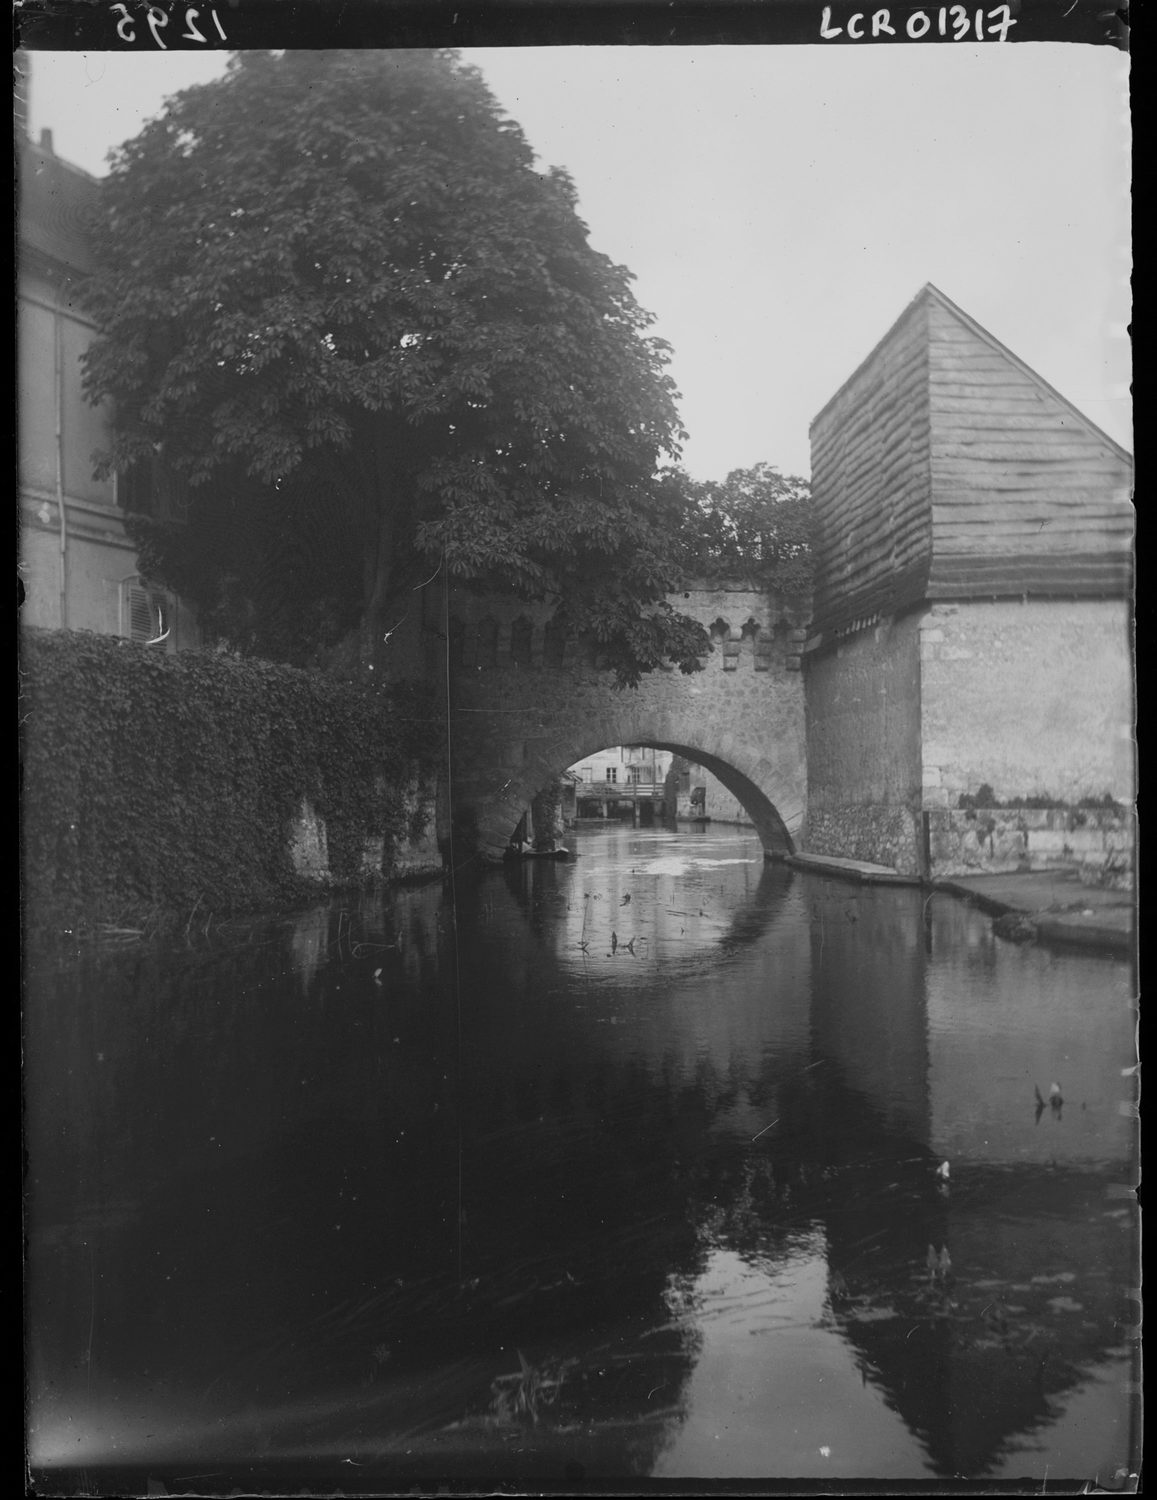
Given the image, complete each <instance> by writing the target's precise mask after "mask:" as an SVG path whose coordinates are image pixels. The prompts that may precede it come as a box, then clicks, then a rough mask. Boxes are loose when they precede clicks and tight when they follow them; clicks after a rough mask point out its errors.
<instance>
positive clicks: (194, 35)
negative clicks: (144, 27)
mask: <svg viewBox="0 0 1157 1500" xmlns="http://www.w3.org/2000/svg"><path fill="white" fill-rule="evenodd" d="M109 9H110V10H111V11H112V13H113V15H116V14H117V12H118V11H119V12H120V18H119V20H118V21H117V23H116V24H117V36H119V37H120V39H121V41H122V42H135V41H136V39H137V33H136V23H135V22H134V20H133V18H132V16H130V15H129V12H128V6H126V5H123V4H121V3H120V0H117V4H116V5H112V6H110V7H109ZM200 14H201V12H200V11H199V10H198V9H196V8H195V7H194V6H192V5H190V6H189V8H188V9H187V10H186V11H185V28H186V29H185V30H184V31H182V32H181V36H182V37H183V38H184V39H185V40H186V41H190V42H200V43H201V44H202V46H204V45H207V43H208V41H209V38H208V37H206V36H204V35H203V34H202V32H200V31H199V30H198V29H197V17H198V16H199V15H200ZM209 15H210V16H211V17H212V20H213V25H214V26H215V27H216V28H217V35H218V36H219V37H220V38H221V40H222V41H225V40H226V36H225V28H224V26H222V25H221V18H220V17H219V16H218V14H217V12H216V11H215V10H211V11H210V12H209ZM145 20H146V21H147V22H148V26H149V30H150V31H151V32H152V34H153V41H154V42H156V44H157V46H158V47H160V48H161V50H162V51H163V52H167V51H168V44H167V43H166V42H164V41H162V40H161V31H162V29H163V28H164V27H166V26H167V25H168V24H169V17H168V16H167V15H166V14H165V12H164V11H163V10H161V8H160V7H159V6H157V5H150V6H149V7H148V9H147V10H146V12H145Z"/></svg>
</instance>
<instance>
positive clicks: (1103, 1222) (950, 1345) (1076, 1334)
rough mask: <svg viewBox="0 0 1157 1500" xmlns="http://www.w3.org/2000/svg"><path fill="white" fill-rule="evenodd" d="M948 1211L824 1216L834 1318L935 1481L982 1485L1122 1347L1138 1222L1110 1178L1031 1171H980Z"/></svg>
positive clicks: (871, 1206) (871, 1209)
mask: <svg viewBox="0 0 1157 1500" xmlns="http://www.w3.org/2000/svg"><path fill="white" fill-rule="evenodd" d="M937 1193H938V1190H937V1189H936V1188H930V1189H929V1194H930V1195H931V1196H932V1197H933V1198H935V1197H936V1196H937ZM940 1203H941V1208H940V1211H939V1215H938V1216H937V1214H936V1213H934V1212H933V1213H931V1214H927V1215H926V1216H925V1218H924V1220H923V1222H921V1223H920V1224H918V1225H916V1226H913V1225H911V1224H910V1223H909V1221H908V1220H907V1219H905V1220H904V1221H903V1222H898V1221H897V1220H896V1219H895V1218H893V1217H891V1216H890V1215H888V1214H887V1213H886V1212H885V1211H884V1209H883V1206H882V1205H880V1204H875V1203H872V1202H871V1201H870V1200H865V1201H864V1202H863V1203H862V1204H861V1206H860V1209H859V1212H857V1213H856V1214H854V1215H844V1216H843V1217H842V1218H836V1219H830V1220H829V1222H828V1231H829V1240H830V1264H831V1270H832V1274H831V1278H830V1305H831V1312H832V1319H833V1322H834V1324H835V1326H837V1327H839V1328H840V1329H841V1331H842V1332H843V1333H844V1335H845V1336H846V1337H847V1338H848V1340H849V1341H850V1342H851V1343H852V1345H853V1346H854V1347H855V1348H856V1349H857V1350H858V1351H859V1353H860V1354H861V1355H862V1357H863V1358H864V1361H865V1367H866V1368H867V1370H868V1371H869V1372H870V1374H869V1378H871V1379H872V1380H873V1381H874V1383H876V1384H878V1385H879V1386H880V1388H881V1389H882V1390H883V1391H884V1392H885V1394H886V1396H887V1399H888V1401H889V1404H891V1405H892V1406H894V1408H895V1409H896V1410H897V1411H898V1412H899V1413H900V1414H901V1416H902V1417H903V1418H904V1420H905V1422H906V1423H907V1424H908V1426H909V1427H910V1428H911V1429H912V1431H914V1432H915V1433H916V1434H917V1435H918V1436H919V1437H920V1438H921V1440H922V1441H923V1443H924V1444H925V1446H926V1447H927V1449H928V1452H929V1454H930V1456H931V1458H932V1460H933V1462H934V1464H935V1466H936V1469H937V1471H938V1472H939V1473H942V1474H945V1475H948V1474H958V1475H965V1476H970V1477H971V1476H982V1475H984V1474H986V1473H988V1472H990V1471H991V1470H992V1469H993V1467H994V1466H995V1465H996V1463H997V1462H998V1461H999V1460H1000V1458H1001V1457H1002V1455H1003V1454H1004V1453H1005V1452H1006V1451H1007V1448H1008V1446H1009V1444H1010V1443H1011V1442H1012V1441H1013V1440H1015V1439H1023V1438H1024V1437H1025V1436H1026V1435H1028V1434H1031V1433H1032V1432H1033V1431H1034V1430H1036V1429H1037V1428H1039V1427H1041V1426H1043V1425H1045V1424H1047V1423H1048V1422H1050V1421H1052V1420H1054V1419H1055V1416H1056V1405H1055V1403H1056V1400H1057V1398H1058V1397H1061V1396H1063V1395H1064V1394H1065V1393H1066V1392H1069V1391H1072V1390H1073V1389H1075V1388H1076V1387H1077V1386H1078V1385H1079V1384H1080V1383H1081V1382H1082V1381H1084V1380H1085V1379H1087V1378H1088V1376H1089V1374H1090V1372H1091V1370H1092V1369H1093V1368H1094V1367H1095V1366H1096V1365H1098V1364H1099V1363H1100V1362H1102V1361H1103V1360H1104V1359H1105V1358H1106V1357H1107V1356H1108V1355H1109V1354H1111V1353H1113V1352H1115V1351H1116V1352H1119V1351H1120V1350H1121V1348H1122V1346H1123V1345H1124V1343H1125V1341H1126V1339H1127V1329H1128V1328H1129V1326H1130V1322H1131V1319H1132V1313H1131V1311H1130V1307H1129V1303H1128V1299H1127V1296H1126V1289H1127V1287H1128V1286H1129V1281H1130V1276H1131V1266H1132V1262H1133V1245H1132V1235H1131V1233H1130V1221H1131V1216H1130V1215H1129V1214H1128V1213H1124V1212H1122V1210H1121V1209H1120V1208H1119V1207H1118V1208H1114V1207H1112V1206H1111V1205H1107V1204H1106V1200H1105V1196H1104V1184H1103V1180H1102V1179H1101V1178H1100V1177H1099V1176H1094V1175H1091V1174H1082V1173H1079V1172H1065V1171H1052V1172H1042V1171H1040V1170H1039V1169H1036V1168H1032V1169H1003V1170H1002V1169H998V1168H987V1167H972V1168H970V1169H969V1175H968V1182H967V1187H966V1188H965V1187H963V1185H962V1187H961V1188H960V1189H959V1190H958V1189H957V1188H956V1187H953V1189H952V1190H951V1196H950V1197H947V1198H946V1197H943V1196H941V1197H940ZM937 1219H938V1220H939V1222H938V1223H937ZM926 1233H927V1234H928V1241H927V1242H922V1241H923V1240H924V1235H925V1234H926ZM938 1236H939V1237H938ZM874 1237H875V1238H877V1242H878V1243H879V1245H880V1252H879V1254H878V1255H876V1256H874V1257H872V1258H871V1259H866V1258H863V1257H858V1256H857V1255H856V1254H855V1246H856V1245H857V1244H860V1243H863V1242H864V1241H865V1240H868V1239H871V1238H874ZM929 1244H931V1245H932V1246H933V1248H935V1249H936V1250H937V1252H938V1253H940V1252H942V1251H943V1249H948V1251H949V1256H948V1259H949V1261H950V1266H949V1268H948V1269H947V1270H946V1271H942V1270H940V1269H935V1268H933V1266H932V1265H931V1257H930V1255H929V1249H928V1247H929ZM841 1267H842V1268H843V1269H841ZM1122 1414H1123V1415H1124V1401H1123V1402H1122ZM1122 1444H1124V1436H1122ZM1123 1456H1124V1455H1123ZM1058 1477H1059V1476H1058Z"/></svg>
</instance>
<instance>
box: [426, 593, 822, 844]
mask: <svg viewBox="0 0 1157 1500" xmlns="http://www.w3.org/2000/svg"><path fill="white" fill-rule="evenodd" d="M672 603H673V604H674V605H675V606H676V607H677V608H679V609H681V610H683V611H685V612H686V613H688V614H691V615H693V616H694V617H695V618H696V619H698V620H700V621H701V622H702V623H703V624H704V625H705V626H706V627H708V629H709V630H710V632H711V634H712V638H713V641H714V645H715V649H714V651H713V652H712V654H711V655H710V656H709V657H708V659H707V664H706V666H705V668H704V670H703V671H701V672H696V673H693V674H690V675H685V674H683V673H681V672H679V671H678V670H676V669H671V670H667V671H657V672H653V673H650V674H649V675H648V676H647V677H646V678H644V680H643V682H642V683H641V685H640V686H639V687H638V688H627V689H622V690H619V689H616V688H615V686H614V682H613V678H612V676H611V674H610V673H609V672H608V671H606V670H604V669H603V668H602V667H601V666H600V665H599V663H598V660H597V658H596V657H595V656H594V655H593V654H592V653H591V651H589V650H588V649H587V648H586V647H585V646H584V644H583V643H582V642H580V641H576V640H573V639H571V640H566V641H561V640H559V639H558V638H555V637H553V636H552V634H551V633H550V631H549V630H548V628H547V626H548V612H547V611H545V610H536V609H534V608H533V607H530V606H526V605H523V604H520V603H519V602H518V601H517V600H495V599H493V598H489V597H486V598H479V597H473V596H471V595H469V594H467V593H465V591H460V592H457V593H456V594H455V596H454V597H453V598H452V600H451V602H450V607H449V610H448V611H447V618H448V623H449V635H450V640H449V642H448V655H449V657H450V660H451V663H452V667H451V725H452V733H451V738H452V757H451V796H452V802H453V806H454V809H455V815H456V818H457V820H458V824H459V828H460V830H461V833H462V836H463V837H464V838H470V839H472V840H473V841H475V842H476V843H477V844H478V846H479V847H480V848H481V849H482V850H483V851H484V852H487V853H490V854H493V853H494V852H495V851H499V852H500V851H501V849H502V848H504V847H505V843H506V841H507V839H508V838H509V836H510V833H511V831H512V830H513V828H514V826H515V824H516V823H517V821H518V818H519V817H520V815H521V811H522V809H523V808H524V807H525V806H526V805H528V804H529V803H530V801H531V799H532V798H533V796H534V794H535V793H536V792H537V791H539V790H540V789H541V788H542V787H543V786H546V785H548V784H549V783H550V782H551V781H552V780H553V779H554V778H555V777H557V776H558V774H559V773H560V772H561V771H562V770H563V769H564V768H565V767H566V766H568V765H573V764H574V763H575V762H576V761H578V760H580V759H582V758H583V757H584V756H587V755H590V754H592V753H593V752H594V751H596V750H599V749H602V748H604V747H606V746H609V745H630V744H646V745H654V746H655V747H656V748H657V749H666V750H671V751H672V752H673V753H675V754H680V755H686V756H687V757H688V758H689V759H691V760H694V761H695V762H697V763H698V764H700V765H705V766H706V767H707V769H708V770H710V771H712V772H713V773H714V775H716V776H717V777H718V778H719V780H720V781H721V782H722V783H723V785H724V786H725V787H726V788H727V789H728V791H730V792H731V793H732V795H734V796H736V797H738V799H739V800H740V802H742V803H743V805H744V807H745V808H747V810H748V812H749V814H750V816H751V818H752V821H753V822H754V823H755V826H756V827H757V829H758V830H759V832H760V836H761V838H762V839H763V843H764V847H765V849H768V850H770V851H774V850H777V849H778V850H782V851H783V852H785V853H786V852H790V850H791V849H792V848H793V847H794V840H795V838H796V836H797V835H798V832H799V830H800V827H801V825H802V823H803V817H804V800H805V796H806V790H807V788H806V778H805V773H804V710H803V682H802V676H801V673H800V670H799V661H800V657H799V652H800V649H801V647H802V641H803V634H802V630H801V629H799V627H798V626H797V625H796V624H794V623H793V622H792V621H791V620H790V619H789V618H787V617H786V615H785V613H784V610H783V608H782V605H781V604H780V603H779V602H778V601H777V600H774V599H769V598H768V597H767V596H766V595H765V594H763V593H762V592H760V591H757V590H752V589H749V588H726V589H713V590H696V591H689V592H688V593H686V594H684V595H682V596H676V597H674V598H673V599H672ZM471 825H472V826H471Z"/></svg>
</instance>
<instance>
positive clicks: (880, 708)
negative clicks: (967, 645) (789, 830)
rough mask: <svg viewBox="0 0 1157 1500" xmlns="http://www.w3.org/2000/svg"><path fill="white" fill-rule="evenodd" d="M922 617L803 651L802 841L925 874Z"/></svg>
mask: <svg viewBox="0 0 1157 1500" xmlns="http://www.w3.org/2000/svg"><path fill="white" fill-rule="evenodd" d="M919 640H920V636H919V618H918V616H915V615H910V616H905V617H901V618H900V619H884V620H880V621H877V622H875V623H874V624H872V625H869V626H867V627H866V628H863V629H860V630H858V631H855V632H849V633H848V634H847V635H846V636H845V637H844V638H843V639H841V640H839V641H837V642H836V643H835V645H834V646H826V647H824V648H823V649H820V650H817V651H814V652H811V653H809V654H808V655H807V656H805V658H804V676H805V681H806V686H807V759H808V820H807V831H806V837H805V841H804V847H805V848H806V849H807V851H808V852H809V853H811V854H832V855H839V856H841V857H843V858H845V859H862V860H867V861H870V862H872V863H875V864H886V865H890V866H892V867H893V868H894V869H896V870H899V871H900V872H901V873H902V874H905V875H914V874H917V873H919V860H920V855H919V850H920V842H919V837H918V811H919V806H920V744H919V733H920V659H919Z"/></svg>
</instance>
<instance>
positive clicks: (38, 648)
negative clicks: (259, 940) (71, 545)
mask: <svg viewBox="0 0 1157 1500" xmlns="http://www.w3.org/2000/svg"><path fill="white" fill-rule="evenodd" d="M20 672H21V693H20V722H21V752H22V767H21V771H22V787H21V815H22V828H21V848H22V891H23V902H24V917H25V921H26V923H27V924H28V925H30V926H40V925H58V924H62V925H76V924H80V925H83V924H85V923H87V922H98V921H104V922H109V921H118V920H119V921H128V920H140V919H141V918H143V917H147V916H149V915H151V914H154V913H164V912H170V913H171V912H178V911H186V912H187V911H189V910H191V909H192V908H193V907H194V906H198V905H199V907H200V909H201V910H202V911H206V910H216V911H218V912H221V911H229V910H238V909H243V908H256V907H259V906H263V905H269V904H273V903H276V902H284V901H287V900H292V899H294V898H295V897H297V896H299V895H301V894H302V892H303V880H302V876H301V875H300V874H299V872H298V870H297V869H295V866H294V861H293V858H292V854H291V847H292V839H293V835H294V829H295V825H297V826H300V820H301V813H302V808H303V806H308V808H309V809H310V810H311V813H312V814H315V815H316V817H317V818H319V819H321V820H323V821H324V826H325V837H326V845H327V854H328V870H327V873H328V878H329V879H330V880H331V881H332V882H333V883H334V884H335V885H343V884H351V885H352V884H355V883H358V882H359V881H361V880H364V879H366V878H367V876H372V875H385V876H389V875H391V874H392V873H394V872H395V870H396V869H398V868H402V869H412V868H413V861H412V858H411V859H410V860H407V858H406V855H407V853H408V852H409V851H410V849H411V848H412V845H413V844H414V843H416V842H420V841H422V840H423V838H426V837H431V838H432V835H433V833H434V830H433V829H432V828H430V827H429V824H430V822H431V821H432V809H433V806H434V798H435V792H436V787H437V783H438V778H439V774H440V771H441V768H442V755H443V746H444V734H445V725H444V722H443V719H442V716H441V714H440V712H439V708H438V705H437V703H436V701H435V699H434V696H433V695H432V694H430V693H428V692H427V691H426V690H425V689H424V688H423V687H422V686H421V685H409V684H406V685H397V684H394V685H389V686H381V687H378V686H376V685H373V686H370V685H361V684H353V683H347V682H339V681H335V680H332V679H330V678H326V677H322V676H320V675H317V674H315V673H311V672H304V671H299V670H296V669H294V668H292V667H283V666H277V665H274V664H272V663H269V662H262V661H255V660H242V659H239V658H236V657H228V656H220V655H213V654H209V653H200V652H185V653H180V654H178V655H175V656H165V655H161V654H158V653H156V652H153V651H150V650H149V649H148V648H147V647H144V646H138V645H134V644H133V643H131V642H127V641H123V640H119V639H117V638H115V637H110V636H102V635H94V634H89V633H87V632H68V631H37V630H28V631H26V632H25V634H24V637H23V640H22V645H21V662H20ZM419 824H422V825H423V826H422V827H419V826H418V825H419ZM367 850H370V851H373V854H372V867H371V868H369V869H367V857H366V856H367ZM379 851H380V852H379Z"/></svg>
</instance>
